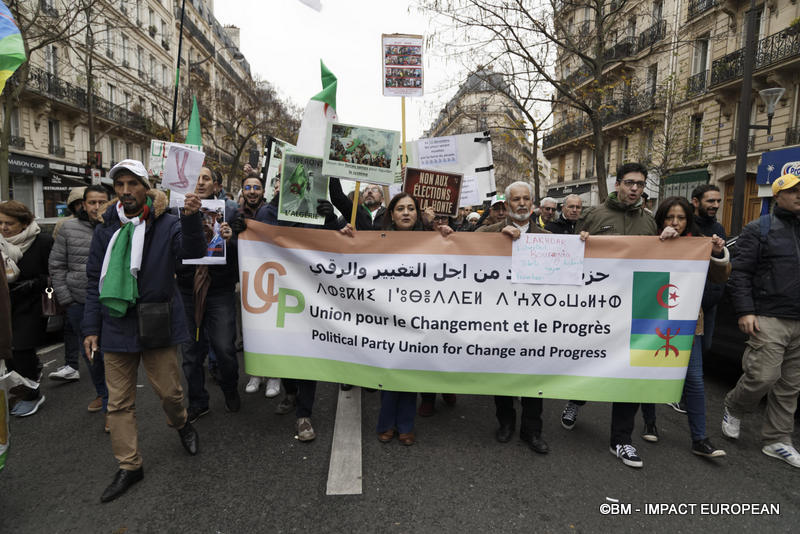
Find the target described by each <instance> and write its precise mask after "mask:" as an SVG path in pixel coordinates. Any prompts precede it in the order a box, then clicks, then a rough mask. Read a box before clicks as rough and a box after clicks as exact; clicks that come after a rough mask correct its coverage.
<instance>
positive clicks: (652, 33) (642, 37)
mask: <svg viewBox="0 0 800 534" xmlns="http://www.w3.org/2000/svg"><path fill="white" fill-rule="evenodd" d="M666 35H667V21H666V20H664V19H661V20H659V21H658V22H656V23H655V24H653V25H652V26H650V27H649V28H647V29H646V30H645V31H643V32H642V33H640V34H639V42H638V46H637V48H636V50H637V51H641V50H644V49H645V48H648V47H649V46H652V45H654V44H655V43H657V42H658V41H660V40H661V39H663V38H664V37H665V36H666Z"/></svg>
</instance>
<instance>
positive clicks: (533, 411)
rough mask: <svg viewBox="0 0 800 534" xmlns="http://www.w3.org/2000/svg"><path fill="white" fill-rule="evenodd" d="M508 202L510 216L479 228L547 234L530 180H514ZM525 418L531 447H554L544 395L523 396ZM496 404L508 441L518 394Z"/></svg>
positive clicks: (523, 433) (502, 438)
mask: <svg viewBox="0 0 800 534" xmlns="http://www.w3.org/2000/svg"><path fill="white" fill-rule="evenodd" d="M505 199H506V200H505V206H506V209H507V213H508V217H507V218H506V219H505V220H503V221H499V222H497V223H495V224H491V225H489V226H482V227H480V228H478V229H477V230H476V232H501V233H503V234H505V235H507V236H509V237H510V238H511V239H519V236H520V235H521V234H522V233H523V232H525V233H533V234H546V233H549V232H548V231H547V230H544V229H542V228H541V227H540V226H539V225H538V224H536V222H535V221H533V220H532V219H531V215H532V213H533V212H532V210H531V208H532V207H533V190H532V189H531V185H530V184H529V183H527V182H514V183H513V184H511V185H509V186H508V187H506V190H505ZM520 404H521V406H522V419H521V420H520V428H519V437H520V439H521V440H522V441H524V442H525V443H527V444H528V446H529V447H530V448H531V450H533V451H535V452H538V453H539V454H547V453H548V452H550V447H549V446H548V445H547V442H546V441H545V440H544V439H543V438H542V426H543V425H542V408H543V404H544V403H543V401H542V399H541V398H540V397H522V398H521V400H520ZM494 405H495V409H496V412H495V413H496V415H497V421H498V422H499V423H500V428H498V429H497V433H496V434H495V437H496V438H497V441H499V442H500V443H508V442H509V441H510V440H511V437H512V436H513V435H514V429H515V427H516V422H517V412H516V410H515V409H514V397H507V396H502V395H495V397H494Z"/></svg>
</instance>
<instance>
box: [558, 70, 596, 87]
mask: <svg viewBox="0 0 800 534" xmlns="http://www.w3.org/2000/svg"><path fill="white" fill-rule="evenodd" d="M593 77H594V76H593V74H592V69H591V68H590V67H588V66H587V65H581V66H580V68H579V69H578V70H576V71H575V72H573V73H572V74H570V75H569V76H567V77H566V78H565V79H564V80H565V81H566V82H567V84H568V85H570V86H572V87H578V86H579V85H581V84H582V83H584V82H586V81H587V80H590V79H592V78H593Z"/></svg>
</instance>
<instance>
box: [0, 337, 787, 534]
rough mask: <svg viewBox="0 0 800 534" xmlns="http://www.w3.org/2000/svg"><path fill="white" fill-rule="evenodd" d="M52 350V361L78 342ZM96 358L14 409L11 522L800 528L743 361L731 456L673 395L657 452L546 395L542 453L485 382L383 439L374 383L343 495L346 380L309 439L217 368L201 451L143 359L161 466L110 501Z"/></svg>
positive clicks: (597, 416)
mask: <svg viewBox="0 0 800 534" xmlns="http://www.w3.org/2000/svg"><path fill="white" fill-rule="evenodd" d="M43 361H45V362H51V363H50V364H49V367H48V368H47V369H46V372H47V371H51V370H53V369H54V368H56V367H57V366H58V365H59V362H60V361H61V354H60V353H59V352H54V353H50V354H49V355H47V356H46V357H45V358H44V359H43ZM84 371H85V369H81V373H82V375H83V376H82V378H81V380H80V382H78V383H70V384H56V383H53V382H51V381H47V380H46V379H45V382H44V384H43V392H44V394H45V395H46V396H47V401H46V402H45V404H44V405H43V406H42V408H41V411H40V412H39V413H37V414H36V415H34V416H32V417H29V418H24V419H18V418H12V421H11V433H12V434H11V451H10V457H9V460H8V465H7V467H6V469H5V470H4V471H2V472H0V532H3V533H39V532H42V533H52V532H79V533H95V532H97V533H138V532H158V533H171V532H209V533H217V532H220V533H234V532H397V533H401V532H437V533H438V532H458V533H464V532H598V531H609V532H684V531H704V532H728V531H731V530H732V529H733V530H735V531H747V530H749V531H751V532H758V533H764V532H790V531H792V532H796V529H797V524H798V522H800V506H799V505H800V485H798V475H799V474H800V472H798V470H797V469H795V468H792V467H790V466H788V465H786V464H784V463H783V462H780V461H778V460H775V459H771V458H768V457H766V456H764V455H763V454H762V453H761V452H760V446H759V444H758V431H759V428H760V420H761V419H760V418H761V416H760V414H754V415H752V416H749V417H747V418H745V420H744V422H743V435H742V439H740V440H739V441H737V442H730V441H727V440H725V439H724V438H722V437H721V434H720V429H719V417H720V413H721V399H722V396H723V395H724V393H725V392H726V391H727V389H728V388H729V386H730V375H729V374H728V375H725V376H722V377H715V376H710V377H708V378H707V396H708V401H707V402H708V414H709V419H708V428H709V435H710V437H711V439H712V440H713V441H714V442H715V443H716V444H717V445H718V446H721V447H723V448H725V449H726V450H727V452H728V456H727V457H726V458H722V459H719V460H714V461H712V460H706V459H703V458H698V457H696V456H694V455H692V454H691V453H690V449H689V447H690V444H691V443H690V440H689V434H688V428H687V422H686V416H684V415H681V414H678V413H676V412H674V411H673V410H672V409H670V408H669V407H667V406H659V408H658V428H659V431H660V433H661V441H660V442H659V443H657V444H649V443H644V442H643V441H642V440H641V439H639V438H638V432H640V431H641V419H640V420H639V421H637V428H636V434H635V437H634V444H635V445H636V446H637V447H638V448H639V451H640V454H641V456H642V458H643V459H644V462H645V465H644V468H643V469H632V468H629V467H626V466H624V465H622V463H621V462H620V461H619V460H617V459H616V458H615V457H613V456H612V455H611V454H610V453H609V451H608V447H607V442H608V433H609V422H610V406H609V405H607V404H602V403H590V404H588V405H587V406H586V407H584V408H583V409H582V410H581V412H580V415H579V419H578V424H577V425H576V427H575V429H574V430H572V431H566V430H564V429H562V428H561V426H560V423H559V416H560V413H561V408H562V407H563V401H560V400H548V401H545V433H544V436H545V438H546V439H547V440H548V442H549V443H550V446H551V449H552V451H551V453H550V454H548V455H546V456H540V455H537V454H535V453H533V452H532V451H530V450H529V449H528V448H527V446H525V445H524V444H523V443H521V442H519V441H518V440H513V441H512V442H510V443H507V444H499V443H497V442H495V440H494V430H495V418H494V405H493V402H492V399H491V398H489V397H480V396H459V398H458V402H457V404H456V405H455V406H454V407H452V408H449V407H447V406H445V405H444V404H443V403H441V400H438V401H437V413H436V414H435V415H434V416H433V417H430V418H425V419H423V418H417V433H418V443H417V444H416V445H415V446H413V447H403V446H401V445H400V444H399V443H398V442H397V441H396V440H395V441H394V442H393V443H391V444H388V445H384V444H381V443H379V442H378V441H377V439H376V438H375V433H374V427H375V423H376V421H377V414H378V407H379V395H378V394H377V393H367V392H364V393H363V395H362V449H363V494H361V495H344V496H327V495H326V482H327V478H328V462H329V459H330V454H331V440H332V435H333V428H334V417H335V413H336V400H337V398H338V388H337V386H336V385H333V384H320V386H319V387H318V389H317V398H316V405H315V410H314V417H313V422H314V427H315V429H316V431H317V439H316V441H314V442H312V443H300V442H298V441H297V440H296V439H294V417H293V415H286V416H279V415H275V414H274V413H273V410H274V408H275V406H276V405H277V403H278V402H279V399H280V397H278V398H275V399H265V398H264V397H263V389H262V390H261V392H260V393H259V394H258V395H244V394H243V406H242V411H241V412H239V413H236V414H229V413H226V412H225V410H224V403H223V397H222V393H221V391H220V390H219V388H217V387H216V386H212V387H211V389H210V392H211V395H212V399H211V413H210V414H208V415H206V416H204V417H203V418H201V419H200V420H199V421H198V422H197V424H196V426H197V428H198V430H199V433H200V437H201V451H200V454H198V455H197V456H196V457H190V456H188V455H187V454H186V453H185V452H184V450H183V449H182V448H181V445H180V442H179V440H178V435H177V433H176V432H175V431H174V430H172V429H170V428H168V427H167V426H166V423H165V417H164V415H163V412H162V411H161V409H160V406H159V404H158V401H157V398H156V396H155V394H154V393H153V391H152V389H151V388H150V386H149V384H148V383H147V381H146V379H145V378H144V375H143V374H140V384H141V387H140V388H139V389H138V392H139V397H138V403H137V413H138V421H139V439H140V445H141V449H142V453H143V457H144V466H145V478H144V480H143V481H142V482H140V483H139V484H137V485H136V486H134V487H133V488H132V489H131V490H130V491H129V492H128V493H127V494H125V495H124V496H123V497H122V498H120V499H118V500H116V501H114V502H112V503H109V504H101V503H100V501H99V497H100V494H101V493H102V491H103V489H104V488H105V487H106V486H107V485H108V484H109V483H110V482H111V479H112V477H113V475H114V473H115V471H116V463H115V460H114V457H113V455H112V454H111V448H110V444H109V438H108V436H107V435H106V434H105V433H104V432H103V418H102V416H101V415H100V414H97V413H94V414H92V413H88V412H87V411H86V404H87V403H88V402H89V401H90V400H91V399H92V398H93V397H94V395H93V389H92V386H91V382H90V380H89V379H88V373H84ZM241 381H242V387H243V385H244V377H243V378H242V380H241ZM795 443H798V444H800V439H798V433H797V432H795ZM609 499H614V500H618V503H619V504H620V505H627V504H630V505H631V506H630V512H629V513H621V514H610V515H604V514H603V513H601V505H605V504H611V503H612V501H611V500H609ZM658 503H663V504H666V505H676V508H675V509H673V510H665V511H664V513H662V514H654V513H652V510H648V509H646V508H645V507H646V506H650V505H653V504H658ZM703 503H705V504H713V505H714V506H716V505H718V504H734V503H747V504H759V505H764V504H767V505H770V504H777V505H779V514H773V515H754V514H752V513H746V514H731V513H726V514H722V515H711V514H708V513H706V514H704V513H703V511H706V512H708V511H714V510H716V511H717V512H719V509H718V508H712V509H711V510H708V509H705V510H704V509H702V508H701V504H703ZM692 504H694V505H695V506H694V509H692V507H691V506H690V505H692ZM680 505H683V507H679V506H680ZM637 509H638V510H639V511H638V512H637V511H636V510H637ZM619 511H622V512H627V510H625V509H624V508H623V509H622V510H619ZM670 511H673V512H675V513H676V514H677V513H679V512H681V511H683V512H686V513H685V514H684V515H668V512H670ZM734 511H737V509H736V507H735V506H734Z"/></svg>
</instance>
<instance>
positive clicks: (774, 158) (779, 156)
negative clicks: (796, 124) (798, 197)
mask: <svg viewBox="0 0 800 534" xmlns="http://www.w3.org/2000/svg"><path fill="white" fill-rule="evenodd" d="M784 174H795V175H797V176H800V147H797V146H796V147H792V148H782V149H780V150H771V151H769V152H764V153H763V154H761V164H760V165H759V166H758V174H756V183H757V184H758V185H771V184H772V182H773V181H774V180H775V179H776V178H780V177H781V176H783V175H784ZM771 194H772V193H771V192H770V195H771Z"/></svg>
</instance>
